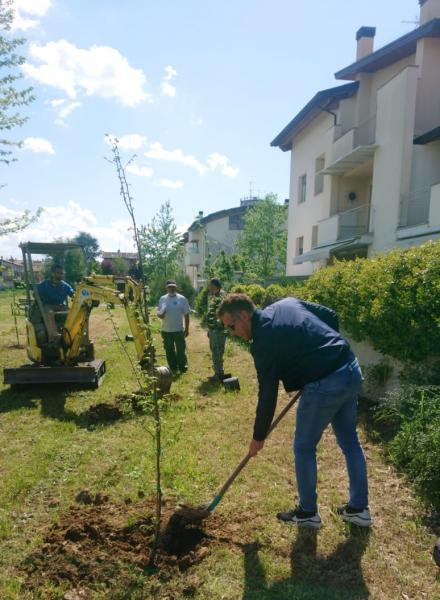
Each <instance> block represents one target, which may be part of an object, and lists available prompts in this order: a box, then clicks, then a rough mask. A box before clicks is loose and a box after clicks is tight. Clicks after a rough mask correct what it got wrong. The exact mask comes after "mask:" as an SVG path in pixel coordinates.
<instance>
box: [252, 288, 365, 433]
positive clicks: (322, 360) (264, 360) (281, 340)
mask: <svg viewBox="0 0 440 600" xmlns="http://www.w3.org/2000/svg"><path fill="white" fill-rule="evenodd" d="M251 353H252V356H253V358H254V363H255V368H256V370H257V376H258V384H259V393H258V404H257V410H256V416H255V424H254V436H253V437H254V439H255V440H257V441H262V440H264V439H265V437H266V435H267V432H268V430H269V427H270V425H271V423H272V419H273V416H274V413H275V408H276V404H277V396H278V385H279V382H280V381H282V383H283V385H284V388H285V390H286V392H292V391H294V390H300V389H301V388H302V387H303V386H304V385H305V384H307V383H311V382H312V381H316V380H317V379H321V378H322V377H326V376H327V375H330V373H333V371H336V370H337V369H339V368H340V367H342V366H343V365H344V364H346V363H348V362H351V361H352V360H354V358H355V356H354V354H353V352H352V351H351V349H350V346H349V344H348V342H347V341H346V340H345V339H344V338H343V337H342V336H341V335H340V334H339V324H338V317H337V315H336V313H335V311H333V310H332V309H330V308H327V307H325V306H321V305H319V304H313V303H311V302H306V301H304V300H298V299H297V298H285V299H284V300H280V301H279V302H275V303H274V304H271V305H270V306H268V307H267V308H265V309H264V310H256V311H255V312H254V314H253V315H252V344H251Z"/></svg>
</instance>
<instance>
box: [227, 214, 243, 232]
mask: <svg viewBox="0 0 440 600" xmlns="http://www.w3.org/2000/svg"><path fill="white" fill-rule="evenodd" d="M229 229H234V230H238V229H244V219H243V215H229Z"/></svg>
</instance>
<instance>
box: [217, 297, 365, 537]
mask: <svg viewBox="0 0 440 600" xmlns="http://www.w3.org/2000/svg"><path fill="white" fill-rule="evenodd" d="M218 314H219V317H220V318H221V320H222V321H223V324H224V326H225V327H226V328H227V329H228V330H229V331H230V332H231V334H232V335H235V336H238V337H240V338H242V339H244V340H247V341H250V342H252V343H251V353H252V356H253V358H254V363H255V368H256V370H257V376H258V384H259V394H258V404H257V410H256V416H255V424H254V431H253V438H252V440H251V443H250V446H249V454H250V455H251V456H255V455H256V454H257V453H258V452H259V451H260V450H261V449H262V448H263V446H264V440H265V438H266V436H267V433H268V431H269V428H270V425H271V423H272V419H273V416H274V413H275V408H276V403H277V396H278V385H279V382H280V381H281V382H282V383H283V385H284V388H285V390H286V391H287V392H292V391H294V390H301V398H300V401H299V405H298V410H297V416H296V431H295V437H294V444H293V447H294V455H295V467H296V480H297V486H298V495H299V505H298V506H297V507H296V508H294V509H293V510H288V511H285V512H280V513H278V515H277V517H278V519H279V520H280V521H283V522H288V523H297V524H298V525H301V526H308V527H313V528H319V527H321V517H320V515H319V512H318V504H317V494H316V482H317V467H316V447H317V445H318V442H319V440H320V439H321V436H322V433H323V432H324V430H325V429H326V427H327V426H328V425H329V424H331V425H332V428H333V431H334V433H335V435H336V440H337V442H338V444H339V446H340V447H341V449H342V451H343V453H344V456H345V460H346V464H347V471H348V477H349V483H350V485H349V500H348V503H347V504H345V505H343V506H341V507H339V508H338V513H339V514H340V515H341V517H342V518H343V519H344V521H347V522H351V523H354V524H356V525H359V526H363V527H369V526H370V525H371V516H370V512H369V509H368V481H367V466H366V461H365V456H364V453H363V450H362V447H361V445H360V443H359V439H358V436H357V432H356V420H357V398H358V393H359V390H360V387H361V383H362V373H361V370H360V367H359V363H358V361H357V359H356V357H355V355H354V354H353V352H352V350H351V349H350V346H349V344H348V342H347V341H346V340H345V339H344V338H343V337H342V336H341V335H340V334H339V325H338V318H337V315H336V313H335V312H334V311H333V310H331V309H330V308H327V307H325V306H320V305H319V304H312V303H310V302H305V301H303V300H298V299H296V298H286V299H284V300H281V301H279V302H275V303H274V304H271V305H270V306H268V307H267V308H265V309H264V310H258V309H256V307H255V305H254V304H253V302H252V300H251V299H250V298H249V297H248V296H246V295H245V294H229V295H228V296H226V297H225V299H224V300H223V301H222V303H221V305H220V307H219V310H218Z"/></svg>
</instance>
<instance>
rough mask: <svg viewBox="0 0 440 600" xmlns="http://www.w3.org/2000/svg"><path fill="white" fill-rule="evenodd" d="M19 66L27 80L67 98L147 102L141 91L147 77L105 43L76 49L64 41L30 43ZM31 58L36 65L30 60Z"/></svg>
mask: <svg viewBox="0 0 440 600" xmlns="http://www.w3.org/2000/svg"><path fill="white" fill-rule="evenodd" d="M29 57H30V59H29V60H28V62H26V63H25V64H24V65H23V66H22V69H23V71H24V73H25V74H26V75H27V76H28V77H30V78H31V79H35V80H36V81H38V82H40V83H42V84H44V85H48V86H52V87H54V88H57V89H59V90H62V91H63V92H64V93H65V94H67V96H68V97H69V98H71V99H75V98H77V97H78V95H79V94H81V93H83V94H85V95H87V96H100V97H102V98H116V99H117V100H118V101H119V102H121V103H122V104H124V105H126V106H135V105H136V104H139V103H141V102H145V101H151V94H148V93H147V92H145V90H144V86H145V84H146V82H147V78H146V76H145V74H144V72H143V71H142V70H141V69H134V68H133V67H131V66H130V64H129V63H128V61H127V59H126V58H125V57H124V56H122V55H121V54H120V53H119V52H118V51H117V50H115V49H114V48H111V47H109V46H92V47H91V48H89V49H83V48H77V47H76V46H74V45H73V44H71V43H69V42H67V41H66V40H59V41H58V42H48V43H47V44H46V45H45V46H41V45H39V44H35V43H34V44H31V45H30V48H29ZM32 59H34V60H35V61H36V64H32V63H31V62H30V61H31V60H32Z"/></svg>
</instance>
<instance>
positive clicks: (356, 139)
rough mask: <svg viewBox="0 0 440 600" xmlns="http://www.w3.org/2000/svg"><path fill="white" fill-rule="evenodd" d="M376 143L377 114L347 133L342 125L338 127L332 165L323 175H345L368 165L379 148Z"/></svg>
mask: <svg viewBox="0 0 440 600" xmlns="http://www.w3.org/2000/svg"><path fill="white" fill-rule="evenodd" d="M375 141H376V115H375V114H374V115H372V116H371V117H369V118H368V119H366V120H365V121H362V122H361V123H359V125H357V126H356V127H353V128H352V129H350V130H348V131H346V132H343V129H342V126H341V125H336V126H335V135H334V142H333V148H332V153H331V157H330V164H329V166H328V167H327V168H326V169H324V170H323V171H321V173H323V174H324V175H344V174H345V173H347V172H348V171H351V170H353V169H355V168H356V167H359V166H360V165H362V164H364V163H366V162H367V161H369V160H370V159H371V158H372V157H373V155H374V152H375V150H376V148H377V146H376V145H375Z"/></svg>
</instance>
